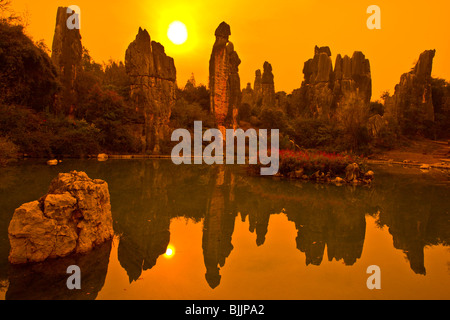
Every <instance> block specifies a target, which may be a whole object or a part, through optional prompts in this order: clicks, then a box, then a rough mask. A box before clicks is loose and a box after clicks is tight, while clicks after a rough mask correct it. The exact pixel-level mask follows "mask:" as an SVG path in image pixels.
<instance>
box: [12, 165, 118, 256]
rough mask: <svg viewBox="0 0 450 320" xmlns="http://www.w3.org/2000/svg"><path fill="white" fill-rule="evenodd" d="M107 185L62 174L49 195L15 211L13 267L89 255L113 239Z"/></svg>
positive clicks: (74, 174)
mask: <svg viewBox="0 0 450 320" xmlns="http://www.w3.org/2000/svg"><path fill="white" fill-rule="evenodd" d="M113 235H114V230H113V223H112V215H111V204H110V196H109V190H108V184H107V183H106V182H105V181H102V180H92V179H90V178H89V177H88V176H87V175H86V173H84V172H76V171H72V172H70V173H60V174H59V175H58V177H57V178H55V179H54V180H53V181H52V182H51V184H50V188H49V191H48V193H47V194H46V195H45V196H43V197H42V198H40V199H39V200H37V201H33V202H29V203H25V204H23V205H22V206H21V207H19V208H18V209H16V210H15V212H14V215H13V218H12V220H11V222H10V225H9V228H8V236H9V241H10V244H11V250H10V254H9V261H10V262H11V263H13V264H23V263H29V262H41V261H44V260H46V259H49V258H58V257H65V256H68V255H70V254H72V253H86V252H88V251H89V250H91V249H92V248H93V247H94V246H96V245H99V244H101V243H103V242H105V241H106V240H109V239H111V238H112V237H113Z"/></svg>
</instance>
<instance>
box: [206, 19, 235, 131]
mask: <svg viewBox="0 0 450 320" xmlns="http://www.w3.org/2000/svg"><path fill="white" fill-rule="evenodd" d="M230 35H231V30H230V26H229V25H228V24H226V23H225V22H222V23H221V24H220V25H219V27H218V28H217V29H216V32H215V36H216V41H215V43H214V46H213V50H212V53H211V58H210V61H209V88H210V92H211V112H213V114H214V115H215V119H216V123H217V126H218V127H219V128H220V127H235V126H236V125H237V110H238V107H239V104H240V103H241V81H240V78H239V65H240V64H241V60H240V59H239V56H238V54H237V53H236V51H235V50H234V45H233V43H231V42H230V41H229V36H230Z"/></svg>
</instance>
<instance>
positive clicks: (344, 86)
mask: <svg viewBox="0 0 450 320" xmlns="http://www.w3.org/2000/svg"><path fill="white" fill-rule="evenodd" d="M333 94H334V97H335V101H336V108H337V109H339V108H340V107H341V106H342V105H345V104H348V103H349V102H351V101H357V102H359V103H362V104H365V105H368V104H369V103H370V98H371V97H372V78H371V73H370V62H369V60H368V59H366V57H365V56H364V54H363V53H362V52H360V51H355V52H354V53H353V56H352V57H351V58H350V57H348V56H344V57H343V58H342V57H341V55H340V54H338V55H337V57H336V63H335V68H334V87H333Z"/></svg>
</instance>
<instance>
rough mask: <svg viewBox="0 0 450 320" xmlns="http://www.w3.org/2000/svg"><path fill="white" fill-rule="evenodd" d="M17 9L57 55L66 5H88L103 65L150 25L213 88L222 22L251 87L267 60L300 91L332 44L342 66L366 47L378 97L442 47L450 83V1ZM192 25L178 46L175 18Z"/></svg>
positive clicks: (136, 2) (93, 44)
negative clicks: (307, 69) (211, 71)
mask: <svg viewBox="0 0 450 320" xmlns="http://www.w3.org/2000/svg"><path fill="white" fill-rule="evenodd" d="M373 4H375V5H378V6H379V7H380V8H381V28H382V29H381V30H369V29H368V28H367V27H366V21H367V19H368V17H369V16H370V15H369V14H367V13H366V10H367V7H368V6H370V5H373ZM12 5H13V8H14V9H15V10H16V11H17V12H18V13H23V14H25V17H26V20H27V22H28V24H29V25H28V27H27V29H26V32H27V34H28V35H30V36H32V38H33V39H34V40H40V39H43V40H44V41H45V43H46V44H47V46H48V47H49V48H50V49H51V45H52V40H53V33H54V28H55V21H56V10H57V7H58V6H70V5H77V6H79V7H80V9H81V35H82V37H83V39H82V42H83V45H84V46H85V47H86V48H87V49H88V50H89V51H90V53H91V56H92V57H93V59H94V60H95V61H96V62H98V63H101V62H103V61H105V62H106V61H108V60H109V59H113V60H121V61H124V59H125V50H126V49H127V47H128V45H129V44H130V42H131V41H133V40H134V38H135V36H136V34H137V31H138V28H139V27H142V28H146V29H147V30H148V31H149V33H150V35H151V37H152V40H155V41H157V42H160V43H161V44H163V45H164V47H165V48H166V53H167V54H168V55H170V56H172V57H173V58H174V59H175V65H176V68H177V80H178V85H179V86H180V87H183V86H184V84H185V83H186V81H187V80H188V79H189V78H190V76H191V73H194V74H195V78H196V80H197V84H199V83H203V84H205V85H208V65H209V58H210V54H211V49H212V45H213V43H214V39H215V38H214V31H215V29H216V28H217V26H218V25H219V24H220V22H222V21H226V22H227V23H228V24H230V25H231V37H230V41H232V42H233V43H234V45H235V50H236V51H237V53H238V54H239V56H240V58H241V60H242V64H241V66H240V77H241V86H242V87H245V85H246V83H247V82H251V83H252V86H253V81H254V73H255V70H256V69H260V68H261V69H262V65H263V63H264V61H269V62H270V63H271V64H272V66H273V72H274V75H275V89H276V91H286V92H287V93H290V92H291V91H292V90H293V89H295V88H299V87H300V85H301V82H302V80H303V73H302V69H303V63H304V62H305V61H306V60H308V59H310V58H312V56H313V54H314V46H315V45H318V46H329V47H330V49H331V52H332V54H333V57H332V59H333V65H334V60H335V57H336V55H337V54H338V53H340V54H341V55H345V54H347V55H350V56H351V55H352V54H353V52H354V51H362V52H363V53H364V54H365V55H366V57H367V58H368V59H369V60H370V63H371V69H372V80H373V95H372V100H377V99H378V98H379V97H380V94H381V93H382V92H383V91H385V90H388V91H389V92H390V93H393V92H394V86H395V85H396V84H397V83H398V82H399V80H400V76H401V75H402V74H403V73H405V72H407V71H409V70H410V68H411V67H413V65H414V63H415V62H416V60H417V59H418V57H419V55H420V53H421V52H423V51H424V50H427V49H436V51H437V52H436V57H435V60H434V67H433V76H434V77H441V78H445V79H447V80H448V79H450V60H449V57H450V40H449V31H450V26H449V23H448V21H449V16H450V1H448V0H433V1H419V0H408V1H406V0H396V1H392V0H390V1H386V0H377V1H372V0H371V1H364V0H347V1H335V0H321V1H318V0H296V1H269V0H257V1H242V0H241V1H238V0H228V1H221V2H216V1H214V2H212V1H199V0H197V1H196V0H191V1H179V0H165V1H152V0H127V1H92V0H89V1H87V0H74V1H73V2H66V1H56V0H46V1H32V0H13V2H12ZM175 20H179V21H182V22H183V23H185V24H186V26H187V28H188V32H189V39H188V41H187V42H186V43H185V44H184V45H181V46H176V45H174V44H172V43H171V42H170V40H169V39H168V38H167V35H166V34H167V28H168V26H169V24H170V23H171V22H172V21H175Z"/></svg>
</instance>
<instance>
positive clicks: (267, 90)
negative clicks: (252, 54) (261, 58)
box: [261, 61, 275, 108]
mask: <svg viewBox="0 0 450 320" xmlns="http://www.w3.org/2000/svg"><path fill="white" fill-rule="evenodd" d="M273 79H274V76H273V73H272V65H271V64H270V63H268V62H267V61H266V62H264V72H263V74H262V78H261V97H262V107H263V108H273V107H275V84H274V81H273Z"/></svg>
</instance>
